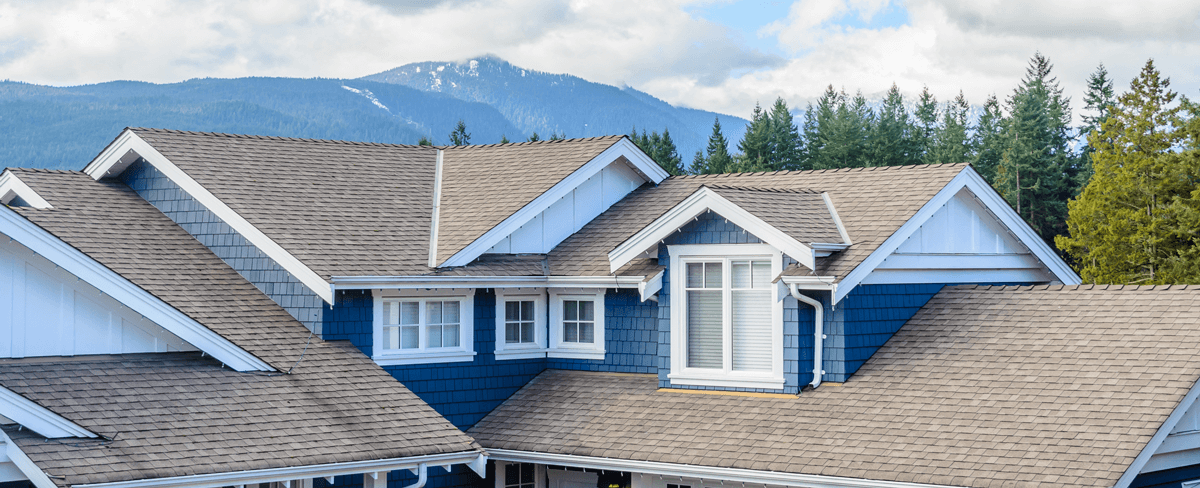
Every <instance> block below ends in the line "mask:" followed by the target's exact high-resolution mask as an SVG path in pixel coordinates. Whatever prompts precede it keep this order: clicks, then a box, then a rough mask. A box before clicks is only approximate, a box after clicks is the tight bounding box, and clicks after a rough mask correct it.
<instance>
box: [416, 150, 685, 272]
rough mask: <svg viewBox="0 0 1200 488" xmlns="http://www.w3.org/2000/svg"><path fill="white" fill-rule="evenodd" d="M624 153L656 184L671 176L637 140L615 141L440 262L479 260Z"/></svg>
mask: <svg viewBox="0 0 1200 488" xmlns="http://www.w3.org/2000/svg"><path fill="white" fill-rule="evenodd" d="M620 156H625V159H628V160H629V161H630V162H631V163H633V165H634V168H635V169H637V170H638V172H639V173H641V174H642V175H643V176H645V177H647V178H648V179H649V180H650V182H652V183H654V184H658V183H659V182H661V181H662V180H663V179H665V178H666V177H667V176H668V175H667V174H666V172H665V171H663V170H662V168H660V167H659V166H658V164H657V163H655V162H654V161H653V160H650V162H649V165H647V164H646V162H645V161H644V160H649V157H648V156H646V154H645V153H643V152H641V150H640V149H638V148H637V146H636V145H635V144H633V143H632V142H630V141H629V139H628V138H622V139H621V140H618V141H617V142H615V143H613V145H611V146H609V147H608V149H605V150H604V151H602V152H601V153H600V154H599V155H597V156H596V157H594V158H592V159H591V160H589V161H588V162H587V163H584V165H583V166H581V167H580V168H579V169H577V170H575V172H573V173H571V174H569V175H567V177H566V178H563V179H562V180H561V181H559V182H558V183H556V184H555V185H554V186H552V187H550V189H549V190H546V192H545V193H542V194H541V195H538V197H537V198H534V199H533V201H531V202H529V203H528V204H526V205H525V206H524V207H521V209H520V210H517V211H516V212H513V214H512V215H509V216H508V218H506V219H504V221H502V222H500V223H499V224H496V226H495V227H492V228H491V229H490V230H488V231H487V232H485V233H484V234H483V235H482V236H479V238H478V239H475V240H474V241H473V242H471V243H470V244H468V245H467V247H464V248H463V249H462V250H461V251H458V252H457V253H455V254H454V255H453V256H450V257H449V258H447V259H446V260H445V261H444V262H442V264H440V265H438V266H439V267H442V268H451V267H455V266H466V265H467V264H470V263H471V261H474V260H475V258H478V257H479V256H480V255H482V254H483V253H485V252H487V250H488V249H491V248H492V246H495V245H496V244H497V243H499V242H500V241H502V240H504V238H505V237H507V236H508V235H510V234H512V233H513V232H516V230H517V229H518V228H520V227H521V226H522V225H525V223H526V222H529V220H530V219H532V218H534V217H536V216H537V215H538V214H540V213H542V212H544V211H545V210H546V209H547V208H550V205H552V204H554V202H557V201H558V200H559V199H561V198H563V197H565V196H567V194H568V193H570V192H571V191H572V190H574V189H575V188H577V187H578V186H579V185H581V184H583V182H584V181H587V179H588V178H591V177H592V176H595V175H596V174H597V173H599V172H600V170H602V169H604V168H605V167H606V166H608V165H609V164H612V162H613V161H616V159H617V158H618V157H620ZM654 170H657V171H658V172H657V173H655V172H654Z"/></svg>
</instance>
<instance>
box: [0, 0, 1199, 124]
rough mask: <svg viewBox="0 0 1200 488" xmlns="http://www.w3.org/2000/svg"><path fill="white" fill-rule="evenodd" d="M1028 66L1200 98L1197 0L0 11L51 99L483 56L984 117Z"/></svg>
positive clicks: (4, 37)
mask: <svg viewBox="0 0 1200 488" xmlns="http://www.w3.org/2000/svg"><path fill="white" fill-rule="evenodd" d="M1035 52H1041V53H1042V54H1043V55H1045V56H1047V57H1048V58H1049V59H1050V61H1051V62H1052V63H1053V64H1054V66H1055V68H1054V71H1053V74H1055V75H1056V76H1057V77H1058V80H1059V82H1060V83H1061V85H1062V87H1063V88H1064V90H1065V92H1066V94H1067V95H1068V96H1070V97H1071V99H1072V105H1073V108H1074V109H1075V110H1076V112H1077V113H1078V111H1079V109H1080V108H1081V107H1082V94H1083V92H1084V89H1085V86H1086V85H1085V83H1086V80H1087V77H1088V74H1089V73H1091V72H1093V71H1094V70H1095V69H1096V67H1097V66H1098V65H1099V64H1100V63H1103V64H1104V65H1105V66H1106V67H1107V69H1108V71H1109V73H1110V74H1111V76H1112V77H1113V78H1114V79H1115V80H1116V87H1117V90H1118V92H1120V91H1123V90H1124V89H1126V88H1127V87H1128V84H1129V80H1131V79H1132V78H1133V77H1134V76H1136V75H1137V72H1138V70H1139V69H1140V68H1141V67H1142V65H1144V64H1145V62H1146V60H1147V59H1150V58H1153V59H1154V60H1155V64H1156V65H1157V66H1158V68H1159V70H1160V71H1162V72H1163V74H1164V75H1166V76H1168V77H1170V78H1171V80H1172V87H1173V88H1174V89H1175V90H1176V91H1178V92H1180V93H1182V94H1184V95H1186V96H1189V97H1191V98H1193V99H1200V1H1196V0H1139V1H1130V0H1124V1H1109V0H1064V1H1055V0H1006V1H999V0H972V1H966V2H964V1H959V0H909V1H889V0H798V1H782V0H725V1H722V0H572V1H565V2H564V1H551V0H497V1H481V0H253V1H246V0H37V1H4V0H0V79H10V80H18V81H25V82H30V83H37V84H48V85H56V86H64V85H77V84H89V83H98V82H104V81H112V80H140V81H150V82H156V83H169V82H177V81H182V80H186V79H190V78H200V77H221V78H229V77H242V76H286V77H304V78H309V77H328V78H357V77H360V76H365V75H369V74H373V73H377V72H380V71H384V70H387V69H390V68H394V67H397V66H400V65H403V64H406V63H411V62H418V61H456V60H466V59H469V58H471V57H474V56H481V55H484V54H495V55H497V56H499V57H501V58H504V59H505V60H508V61H509V62H511V63H513V64H515V65H517V66H520V67H523V68H528V69H534V70H539V71H545V72H550V73H569V74H572V75H576V76H579V77H582V78H585V79H588V80H591V81H596V82H600V83H607V84H613V85H624V84H627V85H629V86H632V87H634V88H637V89H639V90H642V91H645V92H648V93H650V94H652V95H655V96H657V97H659V98H661V99H663V100H666V101H668V102H670V103H672V104H676V105H682V106H688V107H693V108H700V109H705V110H713V111H717V112H722V113H728V114H733V115H739V116H743V117H745V116H748V115H749V114H750V112H751V110H752V109H753V107H754V104H755V103H756V102H761V103H763V104H764V105H766V104H770V103H771V102H773V101H774V100H775V99H776V98H778V97H782V98H784V99H785V100H787V101H788V102H789V104H790V105H791V106H792V107H802V106H803V105H804V104H806V103H808V102H810V101H812V100H815V99H816V98H817V97H819V96H820V95H821V93H822V92H823V91H824V90H825V88H826V87H827V86H829V85H833V86H834V87H835V88H837V89H844V90H845V91H847V92H848V93H851V94H853V93H854V92H857V91H861V92H862V93H863V94H864V95H866V96H867V97H868V98H871V97H877V96H879V95H881V94H882V93H883V92H884V91H886V90H887V89H888V88H889V87H890V86H891V85H892V84H893V83H894V84H896V85H897V86H898V87H899V88H900V90H901V92H903V93H905V94H906V95H909V96H911V95H914V94H916V93H919V92H920V91H921V90H922V88H924V87H928V88H929V90H930V91H931V92H932V93H933V94H934V95H935V96H936V97H937V98H938V99H939V100H941V101H946V100H949V99H951V98H953V97H954V96H955V95H957V94H958V93H959V92H960V91H961V92H962V93H963V94H964V95H965V96H966V97H967V99H968V101H970V102H971V103H972V104H976V105H979V104H982V103H983V101H984V99H985V98H986V97H987V96H988V95H991V94H996V95H998V96H1000V97H1001V98H1003V97H1004V96H1006V95H1007V94H1009V93H1011V92H1012V89H1013V88H1014V87H1015V86H1016V84H1017V83H1018V82H1019V81H1020V79H1021V77H1022V76H1023V75H1024V71H1025V67H1026V65H1027V63H1028V61H1029V58H1030V57H1031V56H1033V54H1034V53H1035ZM1077 123H1078V122H1077Z"/></svg>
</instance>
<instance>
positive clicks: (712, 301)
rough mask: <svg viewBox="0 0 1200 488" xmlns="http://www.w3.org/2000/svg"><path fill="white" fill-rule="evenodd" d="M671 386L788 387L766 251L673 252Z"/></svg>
mask: <svg viewBox="0 0 1200 488" xmlns="http://www.w3.org/2000/svg"><path fill="white" fill-rule="evenodd" d="M670 253H671V267H672V272H671V280H672V283H671V344H672V349H671V374H670V376H669V378H670V379H671V382H672V383H675V384H681V385H705V386H722V387H744V388H768V389H776V388H782V387H783V360H782V358H783V313H782V310H783V308H782V303H781V302H780V301H779V300H776V294H775V288H774V285H773V284H772V283H771V280H772V279H774V277H775V276H776V275H777V274H779V272H780V270H781V268H782V256H781V255H780V254H779V253H778V252H777V251H774V250H773V249H771V248H770V247H769V246H766V245H751V244H740V245H698V246H671V247H670Z"/></svg>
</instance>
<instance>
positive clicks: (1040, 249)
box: [833, 165, 1081, 303]
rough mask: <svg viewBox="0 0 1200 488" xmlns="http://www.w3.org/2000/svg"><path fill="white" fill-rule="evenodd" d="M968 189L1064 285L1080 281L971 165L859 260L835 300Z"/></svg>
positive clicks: (858, 282) (845, 278) (853, 286)
mask: <svg viewBox="0 0 1200 488" xmlns="http://www.w3.org/2000/svg"><path fill="white" fill-rule="evenodd" d="M964 188H965V189H967V190H969V191H970V192H971V193H972V194H973V195H975V198H977V199H978V200H979V203H980V204H981V205H983V207H984V209H986V210H987V211H989V212H991V213H992V215H993V216H995V217H996V219H997V220H999V221H1000V222H1001V223H1002V224H1004V226H1005V227H1006V228H1007V229H1008V230H1009V231H1010V232H1012V234H1013V236H1015V237H1016V238H1017V240H1018V241H1020V242H1021V244H1023V245H1025V246H1026V247H1028V248H1029V250H1030V251H1031V252H1032V253H1033V256H1034V257H1035V258H1037V260H1038V261H1040V262H1041V263H1042V264H1043V265H1045V266H1046V269H1048V270H1049V271H1050V273H1051V274H1052V275H1053V276H1054V277H1055V278H1057V279H1058V280H1059V281H1061V282H1062V283H1063V284H1065V285H1078V284H1079V283H1080V282H1081V280H1080V278H1079V275H1078V274H1075V271H1073V270H1072V269H1071V267H1070V266H1068V265H1067V263H1066V262H1065V261H1063V260H1062V258H1060V257H1058V254H1056V253H1055V252H1054V249H1052V248H1050V245H1048V244H1046V241H1044V240H1042V238H1041V236H1039V235H1037V233H1036V232H1034V230H1033V228H1032V227H1030V226H1029V224H1027V223H1025V221H1024V220H1021V217H1020V216H1019V215H1017V212H1016V211H1014V210H1013V209H1012V207H1011V206H1009V205H1008V202H1007V201H1005V200H1004V197H1002V196H1000V194H999V193H997V192H996V190H995V189H994V188H992V186H991V185H989V184H988V183H987V182H986V181H984V179H983V177H982V176H979V173H977V172H976V171H975V169H974V168H972V167H971V166H969V165H968V166H965V167H963V169H962V171H960V172H959V173H958V174H957V175H955V176H954V178H953V179H951V180H950V182H949V183H947V184H946V186H944V187H942V189H941V190H939V191H938V192H937V194H935V195H934V196H933V198H931V199H930V200H929V201H928V202H925V205H923V206H921V209H920V210H917V213H916V214H914V215H913V216H912V217H911V218H909V219H908V221H906V222H905V223H904V225H901V226H900V228H899V229H897V230H896V232H893V233H892V235H891V236H889V237H888V238H887V239H886V240H884V241H883V243H882V244H880V245H879V247H877V248H876V249H875V250H874V251H872V252H871V254H870V255H868V256H867V258H866V259H864V260H863V262H861V263H859V265H858V266H857V267H855V268H854V270H853V271H851V272H850V273H849V274H847V275H846V276H845V277H844V278H843V279H842V281H841V282H840V283H839V285H840V286H838V289H837V292H835V294H834V298H833V302H834V303H837V302H839V301H841V300H842V298H845V296H846V295H847V294H848V293H850V291H851V290H853V289H854V288H855V287H856V286H858V285H859V284H860V283H862V281H863V280H864V279H865V278H866V277H867V275H869V274H871V272H872V271H874V270H875V268H876V267H878V266H879V265H880V264H882V263H883V260H884V259H886V258H887V257H888V256H890V255H891V254H892V253H893V252H895V251H896V249H897V248H899V247H900V245H901V244H903V243H904V241H905V240H906V239H908V238H909V237H910V236H912V234H913V232H916V230H917V229H919V228H921V225H923V224H924V223H925V222H926V221H927V220H929V218H930V217H931V216H933V214H934V213H936V212H937V211H938V209H940V208H942V206H943V205H945V204H946V202H949V201H950V199H951V198H954V195H955V194H957V193H958V192H959V191H960V190H962V189H964Z"/></svg>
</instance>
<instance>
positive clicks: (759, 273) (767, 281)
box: [754, 261, 775, 288]
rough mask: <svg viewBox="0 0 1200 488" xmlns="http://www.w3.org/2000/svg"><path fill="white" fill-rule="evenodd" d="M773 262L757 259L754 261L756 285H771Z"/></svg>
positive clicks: (757, 286)
mask: <svg viewBox="0 0 1200 488" xmlns="http://www.w3.org/2000/svg"><path fill="white" fill-rule="evenodd" d="M774 278H775V277H774V276H771V262H770V261H755V262H754V287H755V288H767V287H770V286H771V280H772V279H774Z"/></svg>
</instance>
